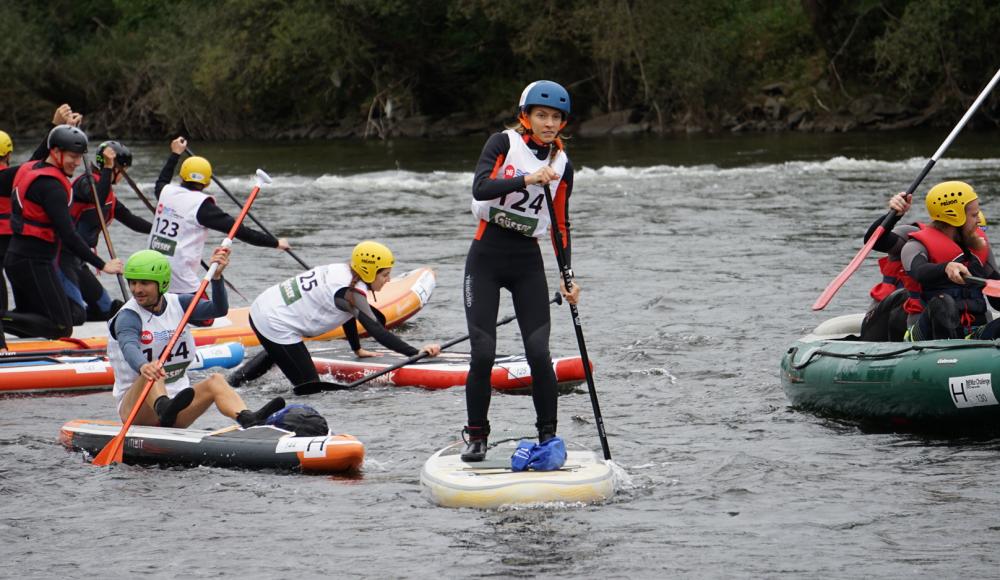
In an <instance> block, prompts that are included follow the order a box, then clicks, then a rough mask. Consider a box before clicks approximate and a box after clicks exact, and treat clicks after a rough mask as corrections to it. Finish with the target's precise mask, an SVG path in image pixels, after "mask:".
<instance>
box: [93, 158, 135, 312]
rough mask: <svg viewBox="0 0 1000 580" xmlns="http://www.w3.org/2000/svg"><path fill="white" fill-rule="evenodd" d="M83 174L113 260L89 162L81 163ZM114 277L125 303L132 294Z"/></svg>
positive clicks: (123, 282) (112, 248)
mask: <svg viewBox="0 0 1000 580" xmlns="http://www.w3.org/2000/svg"><path fill="white" fill-rule="evenodd" d="M83 174H84V177H85V178H86V180H87V183H88V184H90V194H91V195H93V196H94V211H95V212H97V221H98V223H100V224H101V233H103V234H104V241H105V243H106V244H107V246H108V255H109V256H111V259H112V260H114V259H116V258H117V256H115V247H114V246H113V245H112V244H111V234H110V233H108V223H107V221H106V220H105V219H104V204H102V203H101V198H100V197H99V196H98V195H97V187H96V186H95V185H94V174H93V173H91V166H90V162H89V161H87V160H84V162H83ZM109 187H110V185H109ZM115 276H116V277H117V278H118V288H119V289H121V291H122V299H124V300H125V301H126V302H127V301H128V299H129V298H131V297H132V293H131V292H129V291H128V284H126V283H125V278H124V277H122V275H121V274H120V273H119V274H115Z"/></svg>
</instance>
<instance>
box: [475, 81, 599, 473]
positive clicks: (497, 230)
mask: <svg viewBox="0 0 1000 580" xmlns="http://www.w3.org/2000/svg"><path fill="white" fill-rule="evenodd" d="M569 114H570V98H569V93H568V92H567V91H566V89H565V88H563V87H562V86H561V85H559V84H558V83H555V82H552V81H545V80H542V81H536V82H533V83H531V84H529V85H528V86H527V87H525V89H524V91H522V93H521V99H520V101H519V103H518V122H517V125H516V126H514V127H512V128H509V129H508V130H506V131H503V132H500V133H496V134H494V135H492V136H491V137H490V138H489V139H488V140H487V141H486V145H485V146H484V147H483V152H482V154H481V155H480V157H479V162H478V164H477V166H476V172H475V177H474V179H473V183H472V213H473V215H474V216H475V217H476V218H477V219H478V220H479V226H478V228H477V230H476V233H475V237H474V239H473V241H472V246H471V247H470V248H469V254H468V256H467V258H466V262H465V280H464V292H463V297H464V303H465V318H466V321H467V323H468V327H469V337H470V340H471V346H472V360H471V363H470V367H469V375H468V378H467V380H466V385H465V401H466V410H467V413H468V424H467V425H466V427H465V429H464V430H463V435H464V436H467V438H466V442H467V446H466V448H465V451H464V452H463V453H462V459H463V460H464V461H472V462H475V461H482V460H484V459H485V458H486V449H487V438H488V436H489V434H490V423H489V420H488V418H487V416H488V413H489V407H490V392H491V385H490V373H491V370H492V368H493V362H494V359H495V357H496V321H497V313H498V309H499V306H500V289H501V288H506V289H507V290H508V291H509V292H510V294H511V297H512V299H513V302H514V313H515V314H516V316H517V323H518V326H519V327H520V330H521V337H522V340H523V341H524V351H525V355H526V356H527V359H528V365H529V367H530V368H531V379H532V398H533V400H534V406H535V415H536V422H535V426H536V428H537V429H538V439H539V442H540V443H545V442H546V441H548V440H550V439H552V438H553V437H555V435H556V408H557V400H556V398H557V395H558V392H557V388H556V376H555V372H554V371H553V369H552V357H551V355H550V354H549V327H550V318H549V289H548V282H547V281H546V279H545V263H544V261H543V260H542V253H541V250H540V249H539V244H538V240H539V239H541V238H548V237H550V236H551V235H552V232H551V228H553V227H558V228H559V231H560V233H561V235H562V242H563V250H564V251H565V255H566V262H567V265H571V264H572V262H571V261H570V259H571V252H570V225H569V219H568V204H569V197H570V195H571V193H572V191H573V166H572V164H570V162H569V158H568V157H567V156H566V152H565V150H564V143H563V137H562V130H563V129H564V128H565V127H566V123H567V121H568V119H569ZM545 187H550V188H551V193H552V196H553V204H554V206H555V208H554V209H555V214H556V221H557V222H558V223H556V224H551V223H549V222H550V219H549V209H548V205H547V203H548V202H547V201H546V192H545ZM553 243H554V238H553ZM562 290H563V293H564V295H565V296H566V298H567V300H568V301H570V303H572V304H576V302H577V299H578V298H579V292H580V286H579V284H576V283H574V284H573V291H572V293H568V294H567V293H566V292H565V288H564V287H563V288H562Z"/></svg>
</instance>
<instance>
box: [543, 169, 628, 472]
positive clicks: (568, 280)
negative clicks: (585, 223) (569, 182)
mask: <svg viewBox="0 0 1000 580" xmlns="http://www.w3.org/2000/svg"><path fill="white" fill-rule="evenodd" d="M542 188H543V189H544V190H545V202H546V203H547V204H548V206H549V222H551V223H550V224H549V227H550V228H552V236H553V238H554V240H555V246H556V262H557V263H558V264H559V271H560V272H561V273H562V279H563V285H564V286H566V291H567V292H571V291H572V290H573V271H572V270H571V269H570V267H569V265H568V264H567V263H566V251H565V250H564V249H563V241H562V233H561V232H560V231H559V221H558V220H557V219H556V209H555V205H553V203H552V190H550V189H549V184H547V183H546V184H545V185H544V186H542ZM569 312H570V314H572V315H573V329H574V330H576V343H577V344H578V345H579V346H580V359H581V360H582V361H583V372H584V374H585V375H586V377H587V391H588V392H589V393H590V405H591V406H592V407H593V408H594V423H596V424H597V436H598V437H599V438H600V440H601V449H602V450H603V451H604V459H605V460H608V461H610V460H611V448H610V447H609V446H608V435H607V433H606V432H605V431H604V416H603V415H601V405H600V403H599V402H598V401H597V387H595V386H594V371H592V370H591V369H590V357H588V356H587V343H586V342H585V341H584V340H583V325H582V324H581V323H580V311H579V310H577V308H576V304H570V305H569Z"/></svg>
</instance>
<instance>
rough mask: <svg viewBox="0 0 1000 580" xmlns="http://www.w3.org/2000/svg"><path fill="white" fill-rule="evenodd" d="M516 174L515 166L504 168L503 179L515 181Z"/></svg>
mask: <svg viewBox="0 0 1000 580" xmlns="http://www.w3.org/2000/svg"><path fill="white" fill-rule="evenodd" d="M516 173H517V172H516V171H515V169H514V166H513V165H508V166H507V167H504V168H503V177H504V179H514V176H515V175H516Z"/></svg>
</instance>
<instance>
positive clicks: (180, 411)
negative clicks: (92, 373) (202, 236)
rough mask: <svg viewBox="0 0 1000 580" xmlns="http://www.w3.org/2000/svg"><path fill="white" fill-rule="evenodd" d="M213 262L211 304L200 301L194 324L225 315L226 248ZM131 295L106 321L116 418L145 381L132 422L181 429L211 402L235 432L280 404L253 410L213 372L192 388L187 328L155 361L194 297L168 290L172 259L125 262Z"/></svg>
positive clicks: (152, 255)
mask: <svg viewBox="0 0 1000 580" xmlns="http://www.w3.org/2000/svg"><path fill="white" fill-rule="evenodd" d="M212 262H213V263H215V264H218V265H219V266H218V269H217V270H216V271H215V276H214V277H213V279H212V290H211V299H207V300H203V301H200V302H199V303H198V305H197V306H195V308H194V310H193V311H192V313H191V319H192V320H199V319H202V320H203V319H206V318H214V317H217V316H225V315H226V313H227V312H228V311H229V299H228V296H227V294H226V285H225V283H224V282H223V280H222V271H223V270H225V268H226V266H227V265H228V264H229V249H228V248H222V247H220V248H216V250H215V253H214V254H212ZM125 279H126V280H128V287H129V291H130V292H131V294H132V298H131V299H130V300H129V301H128V302H126V303H125V305H124V306H122V307H121V310H119V311H118V313H117V314H116V315H115V316H114V317H113V318H112V319H111V320H110V321H109V322H108V360H109V361H110V362H111V366H112V368H114V371H115V386H114V391H113V395H114V397H115V403H116V405H117V408H118V415H119V416H120V417H121V419H122V421H125V420H126V419H127V418H128V416H129V414H130V413H131V412H132V408H133V407H135V403H136V401H138V400H139V395H141V394H142V391H143V390H144V389H145V388H146V384H147V383H148V382H149V381H153V386H152V387H151V388H150V391H149V394H148V395H147V396H146V398H145V399H144V400H143V405H142V407H140V408H139V413H138V414H137V415H136V417H135V423H134V424H135V425H152V426H159V427H180V428H183V427H187V426H189V425H191V423H194V421H195V420H196V419H197V418H198V417H200V416H201V415H202V414H203V413H204V412H205V411H207V410H208V408H209V407H210V406H212V405H213V404H214V405H215V407H216V408H217V409H218V410H219V412H220V413H222V414H223V415H225V416H227V417H229V418H230V419H233V420H235V421H236V422H237V423H239V424H240V426H241V427H244V428H246V427H252V426H254V425H261V424H263V423H264V421H265V420H266V419H267V418H268V417H269V416H270V415H271V414H272V413H275V412H277V411H280V410H281V409H283V408H284V407H285V401H284V399H282V398H281V397H276V398H274V399H272V400H271V401H270V402H268V403H267V404H266V405H264V406H263V407H262V408H260V409H258V410H257V411H251V410H249V409H248V408H247V406H246V404H245V403H244V402H243V399H242V398H240V396H239V395H238V394H237V393H236V391H235V390H233V388H232V387H230V386H229V384H228V383H226V379H225V378H224V377H223V376H222V375H220V374H219V373H213V374H211V375H209V376H208V378H206V379H204V380H202V381H199V382H198V383H196V384H194V385H193V386H192V385H191V381H190V380H189V379H188V376H187V367H188V366H189V365H190V364H191V362H192V361H194V358H195V344H194V338H192V336H191V332H190V331H189V330H188V328H187V326H186V325H185V327H184V328H183V329H182V330H181V336H180V337H179V338H178V339H177V341H176V342H175V343H174V346H173V349H172V350H173V352H172V353H171V354H170V356H169V357H168V358H167V359H166V362H165V364H163V365H161V364H160V360H159V359H160V356H161V355H162V354H163V349H165V348H166V347H167V344H168V343H169V342H170V339H171V338H172V337H173V334H174V332H175V331H176V330H177V327H178V326H179V325H180V323H181V321H182V320H183V319H184V313H185V311H186V310H187V308H188V307H189V306H190V305H191V301H192V300H194V295H193V294H175V293H173V292H168V291H167V290H168V289H170V262H169V261H168V260H167V258H166V257H165V256H164V255H163V254H160V253H159V252H155V251H153V250H140V251H138V252H136V253H135V254H132V256H130V257H129V259H128V263H127V264H126V265H125Z"/></svg>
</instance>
